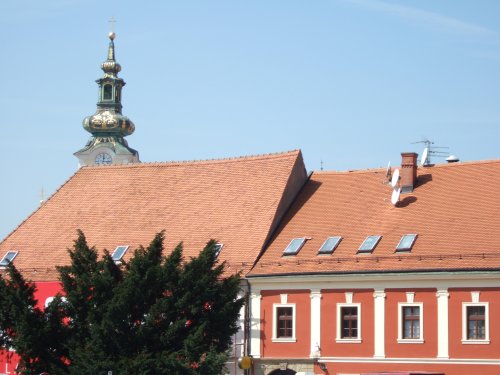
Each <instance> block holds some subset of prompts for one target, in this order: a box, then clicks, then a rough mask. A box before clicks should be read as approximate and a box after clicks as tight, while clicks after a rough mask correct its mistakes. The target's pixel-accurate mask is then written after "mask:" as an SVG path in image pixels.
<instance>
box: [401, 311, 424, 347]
mask: <svg viewBox="0 0 500 375" xmlns="http://www.w3.org/2000/svg"><path fill="white" fill-rule="evenodd" d="M419 338H420V307H419V306H404V307H403V339H419Z"/></svg>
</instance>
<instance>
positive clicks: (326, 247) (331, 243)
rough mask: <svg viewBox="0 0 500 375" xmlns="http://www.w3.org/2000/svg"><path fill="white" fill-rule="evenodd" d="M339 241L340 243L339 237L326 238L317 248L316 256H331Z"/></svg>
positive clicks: (340, 238)
mask: <svg viewBox="0 0 500 375" xmlns="http://www.w3.org/2000/svg"><path fill="white" fill-rule="evenodd" d="M340 241H342V237H341V236H333V237H328V238H327V239H326V241H325V242H323V245H321V247H320V248H319V252H318V254H331V253H333V252H334V251H335V249H336V248H337V246H338V245H339V243H340Z"/></svg>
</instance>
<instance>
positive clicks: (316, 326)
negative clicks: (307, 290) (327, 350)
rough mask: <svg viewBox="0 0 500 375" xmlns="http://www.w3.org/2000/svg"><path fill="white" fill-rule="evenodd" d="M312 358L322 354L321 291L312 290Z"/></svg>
mask: <svg viewBox="0 0 500 375" xmlns="http://www.w3.org/2000/svg"><path fill="white" fill-rule="evenodd" d="M310 297H311V354H310V356H311V358H318V357H320V356H321V291H320V290H319V289H318V290H314V289H313V290H311V295H310Z"/></svg>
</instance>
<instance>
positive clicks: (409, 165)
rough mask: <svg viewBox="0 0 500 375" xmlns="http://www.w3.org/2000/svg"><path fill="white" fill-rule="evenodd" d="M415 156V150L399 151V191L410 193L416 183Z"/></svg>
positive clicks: (416, 155)
mask: <svg viewBox="0 0 500 375" xmlns="http://www.w3.org/2000/svg"><path fill="white" fill-rule="evenodd" d="M417 157H418V154H417V153H415V152H402V153H401V159H402V160H401V170H400V173H399V176H400V178H401V179H400V181H399V184H400V186H401V193H403V194H404V193H411V192H412V191H413V188H414V187H415V184H416V183H417Z"/></svg>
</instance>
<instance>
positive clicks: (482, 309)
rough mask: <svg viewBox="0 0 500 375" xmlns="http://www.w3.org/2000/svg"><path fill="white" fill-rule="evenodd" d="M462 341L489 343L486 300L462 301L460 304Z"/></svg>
mask: <svg viewBox="0 0 500 375" xmlns="http://www.w3.org/2000/svg"><path fill="white" fill-rule="evenodd" d="M462 343H463V344H489V343H490V333H489V313H488V303H487V302H475V303H464V304H463V305H462Z"/></svg>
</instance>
